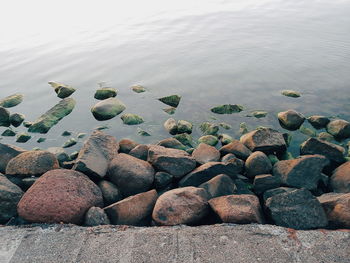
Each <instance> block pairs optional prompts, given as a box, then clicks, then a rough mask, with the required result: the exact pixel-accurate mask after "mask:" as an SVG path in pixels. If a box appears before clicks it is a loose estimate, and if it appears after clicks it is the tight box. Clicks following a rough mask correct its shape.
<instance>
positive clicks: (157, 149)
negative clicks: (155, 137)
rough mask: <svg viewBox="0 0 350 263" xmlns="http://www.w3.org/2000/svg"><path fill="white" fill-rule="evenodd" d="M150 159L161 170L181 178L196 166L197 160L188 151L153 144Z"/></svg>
mask: <svg viewBox="0 0 350 263" xmlns="http://www.w3.org/2000/svg"><path fill="white" fill-rule="evenodd" d="M148 161H149V162H150V163H151V164H152V165H153V166H154V167H155V168H156V169H157V170H159V171H163V172H167V173H170V174H172V175H174V176H175V177H176V178H181V177H183V176H184V175H185V174H187V173H189V172H191V171H192V170H193V169H194V168H195V167H196V160H195V159H194V158H193V157H191V156H190V155H189V154H188V153H187V152H185V151H182V150H178V149H171V148H165V147H162V146H158V145H152V146H150V148H149V151H148Z"/></svg>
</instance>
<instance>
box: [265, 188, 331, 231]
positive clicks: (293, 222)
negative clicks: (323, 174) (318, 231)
mask: <svg viewBox="0 0 350 263" xmlns="http://www.w3.org/2000/svg"><path fill="white" fill-rule="evenodd" d="M265 206H266V208H267V211H268V214H269V216H270V217H271V219H272V220H273V222H274V223H275V224H276V225H278V226H284V227H289V228H294V229H313V228H322V227H325V226H327V225H328V220H327V216H326V214H325V212H324V210H323V208H322V206H321V204H320V202H319V201H318V200H317V199H316V197H314V196H313V195H312V194H311V193H310V191H308V190H306V189H296V190H293V191H289V192H285V193H281V194H277V195H274V196H272V197H270V198H268V199H267V200H266V202H265Z"/></svg>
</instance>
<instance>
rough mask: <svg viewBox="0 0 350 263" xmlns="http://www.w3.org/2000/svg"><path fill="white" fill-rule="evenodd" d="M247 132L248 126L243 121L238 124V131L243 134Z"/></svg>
mask: <svg viewBox="0 0 350 263" xmlns="http://www.w3.org/2000/svg"><path fill="white" fill-rule="evenodd" d="M248 132H249V129H248V126H247V124H246V123H245V122H242V123H241V124H240V125H239V133H240V134H241V135H244V134H246V133H248Z"/></svg>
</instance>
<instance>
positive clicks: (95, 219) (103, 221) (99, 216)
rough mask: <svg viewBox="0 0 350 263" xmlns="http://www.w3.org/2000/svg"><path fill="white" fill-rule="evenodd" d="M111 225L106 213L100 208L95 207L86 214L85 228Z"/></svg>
mask: <svg viewBox="0 0 350 263" xmlns="http://www.w3.org/2000/svg"><path fill="white" fill-rule="evenodd" d="M110 223H111V222H110V221H109V219H108V217H107V215H106V213H105V211H104V210H103V209H102V208H100V207H96V206H93V207H91V208H90V209H89V210H88V211H87V212H86V214H85V220H84V225H85V226H100V225H109V224H110Z"/></svg>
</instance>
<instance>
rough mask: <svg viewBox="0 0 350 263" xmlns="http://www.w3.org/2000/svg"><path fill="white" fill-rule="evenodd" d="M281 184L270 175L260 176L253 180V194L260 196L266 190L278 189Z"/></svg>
mask: <svg viewBox="0 0 350 263" xmlns="http://www.w3.org/2000/svg"><path fill="white" fill-rule="evenodd" d="M280 184H281V182H280V179H279V178H278V177H276V176H273V175H271V174H261V175H257V176H255V178H254V183H253V185H254V192H255V193H256V194H262V193H264V192H265V191H267V190H270V189H274V188H277V187H279V186H280Z"/></svg>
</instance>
